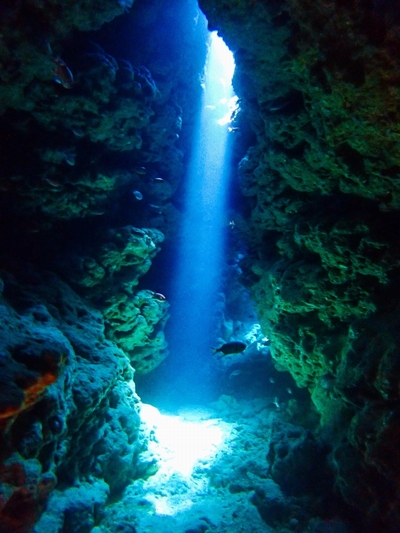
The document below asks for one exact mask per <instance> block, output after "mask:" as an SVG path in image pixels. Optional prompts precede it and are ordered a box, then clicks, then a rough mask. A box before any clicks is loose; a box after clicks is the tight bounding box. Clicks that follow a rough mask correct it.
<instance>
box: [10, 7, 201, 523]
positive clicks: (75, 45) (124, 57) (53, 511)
mask: <svg viewBox="0 0 400 533" xmlns="http://www.w3.org/2000/svg"><path fill="white" fill-rule="evenodd" d="M3 4H4V5H2V7H1V17H0V19H1V20H0V33H1V37H0V66H1V69H0V70H1V74H0V102H1V103H0V140H1V144H2V151H1V155H0V164H1V167H2V169H3V171H2V173H1V177H0V269H1V277H2V279H1V283H0V289H1V290H0V314H1V326H0V351H1V354H0V385H1V386H0V389H1V391H0V531H1V533H16V532H17V531H18V532H19V533H28V532H29V533H31V531H32V530H33V527H35V529H34V531H35V532H37V533H43V532H44V531H46V532H54V533H56V532H59V531H61V530H63V531H70V532H71V533H72V532H74V533H77V532H79V533H86V532H88V533H89V532H90V531H91V529H92V528H93V527H94V526H95V525H96V523H98V522H99V520H101V518H102V512H103V511H102V509H103V507H104V505H105V504H106V502H107V501H108V498H116V497H117V496H118V495H119V494H120V493H121V491H122V490H123V489H124V487H125V486H126V485H127V484H129V482H130V481H131V480H133V479H136V478H139V477H147V476H148V475H149V474H150V473H152V472H154V471H155V466H154V461H153V459H152V458H151V456H150V455H149V454H147V455H146V454H145V453H142V452H144V451H145V449H146V437H145V432H144V430H143V429H140V401H139V398H138V397H137V395H136V393H135V384H134V382H133V377H134V371H135V370H138V371H143V372H147V371H149V370H151V369H152V368H154V367H155V366H157V365H158V364H159V363H160V362H161V361H162V359H163V358H164V357H165V356H166V354H167V353H168V352H167V345H166V341H165V339H164V333H163V328H164V326H165V322H166V320H167V318H168V313H167V310H168V305H169V304H168V302H167V300H166V298H165V297H164V296H163V295H161V294H159V293H157V292H156V291H157V290H159V289H158V288H157V287H154V290H151V289H152V287H151V286H148V285H146V287H145V288H140V289H139V287H138V284H139V278H140V277H142V276H143V275H144V274H146V273H147V272H148V270H149V269H150V267H151V264H152V260H153V259H154V257H155V255H156V253H157V252H159V250H160V248H161V244H162V242H163V240H164V235H163V233H161V231H159V230H158V229H155V228H157V227H161V228H163V230H164V231H165V234H167V237H171V236H172V235H173V234H174V231H175V230H176V227H177V224H178V223H179V216H180V215H179V211H178V209H177V208H176V207H175V206H174V205H173V204H172V202H171V198H172V196H173V195H174V194H175V192H176V191H177V188H178V185H179V183H180V180H181V179H182V176H183V172H184V166H183V159H184V156H185V152H186V151H187V149H188V146H189V141H190V138H191V131H192V129H193V121H194V115H195V111H194V109H192V107H191V95H192V94H196V93H197V94H198V93H199V91H200V82H199V73H200V70H201V68H202V60H203V59H204V55H205V42H204V39H203V38H200V37H204V34H205V22H204V19H203V20H202V23H201V24H198V25H197V23H196V21H195V16H196V14H197V13H198V12H197V9H196V6H195V4H194V3H190V5H188V6H186V7H184V9H186V10H187V12H188V13H192V14H193V17H192V18H191V19H190V21H191V22H190V23H189V24H187V23H186V21H185V28H186V30H187V31H185V32H180V31H176V30H177V28H178V26H179V25H182V20H183V19H182V20H181V18H180V17H179V9H178V12H177V11H176V10H175V9H174V6H172V11H171V6H169V7H168V6H164V9H163V2H152V4H151V6H150V11H149V12H148V13H147V14H146V10H147V8H146V7H145V6H144V5H143V6H142V7H140V6H139V7H138V8H136V5H135V6H134V9H133V10H131V11H129V10H130V9H131V8H132V5H133V1H132V0H127V1H120V0H105V1H104V2H100V3H99V2H72V3H70V2H69V3H68V2H67V3H65V2H58V1H57V0H54V1H51V2H47V3H46V5H44V4H43V2H36V1H32V2H31V1H28V2H25V3H20V2H8V1H6V2H4V3H3ZM179 5H180V2H177V6H178V8H179ZM128 11H129V12H128ZM118 15H123V17H121V18H120V19H119V22H116V23H115V24H116V25H117V26H118V24H122V26H124V31H123V32H122V31H121V32H118V31H116V32H115V33H114V35H116V34H118V35H121V42H122V40H123V37H122V36H123V35H128V36H129V39H131V41H130V42H129V43H128V45H126V46H123V47H122V48H121V49H120V50H119V49H118V43H117V42H116V40H115V39H114V40H110V39H108V38H107V37H106V35H107V31H108V30H107V28H110V27H111V25H110V24H109V25H108V26H106V28H105V29H104V30H101V31H100V28H101V27H102V26H104V25H105V24H106V23H110V22H111V21H112V20H113V19H114V18H115V17H118ZM148 15H151V16H148ZM171 17H172V25H171V28H172V29H171V32H170V34H169V35H164V42H163V43H160V42H157V46H159V45H160V47H161V49H162V50H163V51H164V54H165V57H164V58H163V60H162V61H161V63H160V64H159V65H158V67H156V63H157V61H158V59H157V58H154V49H153V46H154V45H155V38H154V35H155V33H156V32H157V31H158V29H159V28H160V27H162V25H163V21H165V20H166V19H168V18H171ZM122 20H123V22H121V21H122ZM174 21H175V22H174ZM138 28H145V29H144V30H143V31H138ZM113 31H114V30H113ZM94 32H96V33H94ZM102 32H103V33H102ZM140 32H141V36H140V38H139V42H140V41H143V44H142V45H140V46H137V43H133V42H132V35H136V34H139V33H140ZM158 39H159V37H157V40H158ZM146 41H147V42H148V44H147V45H146ZM183 43H186V45H185V46H186V47H184V46H183ZM139 44H140V43H139ZM108 45H109V46H110V48H111V50H110V49H109V48H108ZM157 46H156V48H157ZM181 46H182V50H180V47H181ZM187 47H191V50H192V52H193V53H192V56H191V58H190V61H188V60H186V61H183V56H182V51H183V50H185V53H186V50H187V49H188V48H187ZM172 48H174V49H175V50H176V51H177V52H178V55H173V54H170V51H171V49H172ZM195 55H196V56H197V57H196V60H194V56H195ZM170 56H171V57H170ZM151 57H153V59H151ZM171 72H174V74H175V77H172V78H171V77H170V76H169V73H171ZM56 77H57V78H58V79H59V80H58V81H61V83H56V80H55V78H56ZM156 78H157V79H156ZM182 84H184V85H185V88H184V90H182V87H181V85H182ZM183 95H184V97H183ZM180 135H181V138H180ZM182 139H184V140H182ZM143 227H144V228H146V229H142V228H143ZM147 228H149V229H147ZM55 273H57V274H55ZM3 281H4V283H3ZM49 498H50V500H49ZM38 520H39V522H38ZM35 523H36V525H35V526H34V524H35Z"/></svg>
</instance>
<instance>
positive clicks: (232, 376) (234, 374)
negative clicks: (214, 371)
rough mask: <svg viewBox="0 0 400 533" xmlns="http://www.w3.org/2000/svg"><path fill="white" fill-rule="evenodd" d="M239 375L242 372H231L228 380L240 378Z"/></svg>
mask: <svg viewBox="0 0 400 533" xmlns="http://www.w3.org/2000/svg"><path fill="white" fill-rule="evenodd" d="M241 373H242V370H239V369H238V370H234V371H233V372H231V373H230V374H229V378H228V379H232V378H234V377H236V376H240V374H241Z"/></svg>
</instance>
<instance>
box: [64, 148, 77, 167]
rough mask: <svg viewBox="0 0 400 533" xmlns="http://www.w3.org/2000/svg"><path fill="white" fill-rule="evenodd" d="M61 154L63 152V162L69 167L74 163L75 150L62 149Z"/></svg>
mask: <svg viewBox="0 0 400 533" xmlns="http://www.w3.org/2000/svg"><path fill="white" fill-rule="evenodd" d="M63 154H64V159H65V162H66V163H67V164H68V165H70V166H71V167H73V166H74V165H75V158H76V152H75V150H73V149H71V150H64V151H63Z"/></svg>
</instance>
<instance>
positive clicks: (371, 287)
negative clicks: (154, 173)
mask: <svg viewBox="0 0 400 533" xmlns="http://www.w3.org/2000/svg"><path fill="white" fill-rule="evenodd" d="M200 4H201V6H202V7H203V8H204V10H205V12H206V14H207V16H208V19H209V23H210V25H211V26H212V27H213V28H214V27H216V28H218V30H220V31H221V33H222V35H223V36H224V38H225V39H226V42H227V43H228V44H229V45H230V47H231V49H233V50H235V61H236V74H235V80H234V84H235V88H236V92H237V94H238V96H239V98H240V106H241V117H240V116H239V119H238V121H237V126H238V127H239V131H240V134H241V135H240V136H238V138H239V143H238V145H239V150H243V152H246V150H247V153H246V155H245V156H244V157H243V159H242V160H241V162H240V164H239V169H238V177H239V180H240V186H241V190H242V193H243V196H244V197H245V199H246V207H245V209H243V214H244V218H242V219H241V220H240V224H238V227H240V229H241V230H242V232H243V233H242V234H243V235H244V236H245V237H246V241H247V244H248V249H249V253H248V256H247V257H246V258H244V259H243V261H242V262H241V267H242V269H243V280H244V282H245V283H246V285H247V286H248V287H249V288H251V290H252V295H253V297H254V299H255V301H256V305H257V310H258V313H259V316H260V322H261V324H262V328H263V332H264V333H265V335H266V336H267V337H268V338H269V339H270V340H271V354H272V356H273V358H274V359H275V361H276V363H277V366H278V368H279V369H281V370H289V371H290V372H291V373H292V375H293V377H294V379H295V380H296V382H297V384H298V385H299V386H302V387H308V388H309V389H310V391H311V393H312V398H313V401H314V402H315V405H316V406H317V409H318V411H319V412H320V414H321V416H322V418H321V429H322V433H323V434H324V432H325V434H326V438H327V441H329V443H330V445H331V446H332V448H333V457H334V466H335V469H334V470H335V475H336V486H337V487H338V489H339V492H340V493H341V494H342V496H344V497H345V499H346V501H347V502H349V503H350V504H351V505H352V506H353V507H354V509H358V510H359V511H360V515H359V520H360V522H363V520H364V522H363V523H364V526H365V527H367V528H368V527H374V528H376V529H378V530H379V531H385V532H386V531H392V530H395V529H398V528H399V524H400V521H399V518H398V502H397V501H396V497H395V496H394V495H395V494H396V493H397V490H398V489H397V488H396V487H397V486H396V483H395V481H394V477H393V472H394V468H395V467H394V466H393V467H392V469H391V468H390V467H388V466H387V462H386V460H385V458H384V457H383V456H381V453H382V451H383V450H384V449H386V450H388V456H390V455H391V453H393V446H394V447H396V446H397V439H398V436H397V432H396V431H395V430H394V429H393V427H392V424H391V422H390V421H391V420H392V417H393V416H395V415H394V410H395V407H394V406H395V405H396V402H398V400H399V381H398V377H395V376H396V375H397V368H398V360H399V358H398V348H397V347H398V342H399V338H398V335H397V333H396V332H395V331H396V330H397V329H399V321H398V299H399V286H400V285H399V256H398V238H397V233H396V232H395V231H394V230H393V228H395V227H397V226H398V224H399V211H398V210H399V207H400V200H399V199H400V190H399V181H398V171H399V168H400V167H399V158H398V154H399V149H398V146H397V143H398V141H399V137H398V133H397V132H398V123H399V105H398V104H399V97H400V93H399V90H398V85H399V84H398V69H397V66H396V61H397V59H396V58H397V56H398V53H399V50H400V41H399V37H398V35H399V23H400V20H399V14H400V13H399V10H398V6H396V7H395V6H394V4H391V3H386V2H383V3H382V2H379V3H377V2H372V3H365V2H363V1H361V0H360V1H359V0H356V1H354V2H351V3H343V2H320V3H318V5H317V4H315V3H310V2H308V0H289V1H288V2H286V3H285V4H282V3H279V2H247V1H242V0H238V1H235V2H229V3H228V2H225V1H223V0H217V1H209V0H202V1H201V2H200ZM248 29H249V31H247V30H248ZM249 33H251V35H252V38H251V39H249V38H248V34H249ZM241 142H242V143H247V144H245V145H243V144H242V145H240V143H241ZM248 144H253V146H251V147H250V148H249V146H248ZM395 369H396V370H395ZM384 413H385V414H384ZM379 420H380V421H381V422H378V421H379ZM383 420H385V422H383ZM380 423H381V424H382V426H383V427H384V428H385V429H383V427H382V429H381V430H378V429H377V427H378V426H379V424H380ZM366 427H367V428H370V431H369V430H368V431H367V429H366ZM367 434H371V436H370V439H371V440H370V441H369V440H368V438H367V437H366V435H367ZM362 443H363V444H362ZM369 452H371V456H369ZM375 452H376V453H377V455H376V456H375V455H374V454H375ZM372 456H373V458H372ZM395 457H397V456H396V455H395ZM394 464H396V461H394ZM376 487H380V488H381V489H382V490H381V492H380V493H379V490H377V489H376ZM373 502H374V503H373ZM361 515H362V516H363V517H365V518H362V517H361ZM371 524H373V526H371Z"/></svg>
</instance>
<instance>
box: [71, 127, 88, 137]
mask: <svg viewBox="0 0 400 533" xmlns="http://www.w3.org/2000/svg"><path fill="white" fill-rule="evenodd" d="M71 131H72V133H73V134H74V135H75V136H76V137H83V136H84V135H85V132H84V131H83V129H82V128H79V126H74V127H72V128H71Z"/></svg>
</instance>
